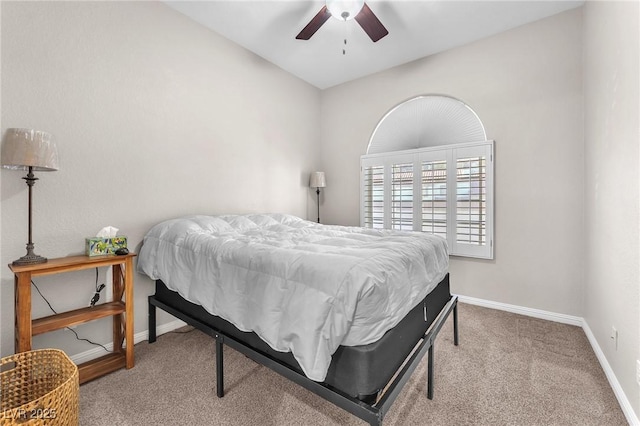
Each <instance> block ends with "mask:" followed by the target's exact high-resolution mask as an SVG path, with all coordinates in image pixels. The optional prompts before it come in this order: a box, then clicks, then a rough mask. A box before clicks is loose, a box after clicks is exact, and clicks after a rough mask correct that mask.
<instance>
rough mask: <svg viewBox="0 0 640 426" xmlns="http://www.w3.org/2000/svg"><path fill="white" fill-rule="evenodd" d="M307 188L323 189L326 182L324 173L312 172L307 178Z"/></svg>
mask: <svg viewBox="0 0 640 426" xmlns="http://www.w3.org/2000/svg"><path fill="white" fill-rule="evenodd" d="M309 186H310V187H312V188H324V187H325V186H327V181H326V179H325V177H324V172H313V173H311V176H310V177H309Z"/></svg>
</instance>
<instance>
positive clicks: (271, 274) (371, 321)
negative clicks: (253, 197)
mask: <svg viewBox="0 0 640 426" xmlns="http://www.w3.org/2000/svg"><path fill="white" fill-rule="evenodd" d="M138 269H139V270H140V272H142V273H144V274H146V275H148V276H149V277H150V278H152V279H154V280H155V281H156V292H155V294H154V295H152V296H149V342H153V341H155V337H156V336H155V327H156V324H155V316H156V308H157V307H159V308H161V309H163V310H164V311H167V312H169V313H170V314H172V315H174V316H176V317H177V318H180V319H182V320H184V321H185V322H187V323H189V324H191V325H193V326H195V327H197V328H199V329H200V330H202V331H204V332H206V333H208V334H210V335H211V336H213V337H214V338H215V340H216V365H217V393H218V396H220V397H222V396H223V395H224V381H223V346H224V345H225V344H226V345H228V346H230V347H233V348H234V349H236V350H239V351H240V352H242V353H244V354H245V355H247V356H249V357H250V358H252V359H254V360H255V361H257V362H259V363H261V364H264V365H266V366H268V367H270V368H272V369H274V370H275V371H277V372H279V373H280V374H283V375H284V376H286V377H287V378H289V379H291V380H293V381H295V382H296V383H298V384H301V385H302V386H304V387H306V388H307V389H310V390H311V391H313V392H315V393H317V394H318V395H320V396H322V397H324V398H325V399H328V400H329V401H331V402H333V403H334V404H336V405H338V406H340V407H342V408H344V409H346V410H347V411H349V412H351V413H353V414H355V415H356V416H358V417H360V418H361V419H363V420H365V421H367V422H369V423H370V424H380V423H381V422H382V418H383V417H384V414H385V413H386V411H388V409H389V407H390V406H391V404H392V403H393V400H394V399H395V398H396V396H397V394H398V393H399V392H400V390H401V389H402V386H403V385H404V383H405V382H406V381H407V380H408V378H409V376H410V374H411V372H412V371H413V370H414V369H415V368H416V367H417V365H418V363H419V361H420V360H421V358H422V357H423V356H424V355H425V353H428V386H427V392H428V396H429V398H431V397H432V395H433V344H434V341H435V338H436V336H437V334H438V331H439V330H440V328H441V327H442V325H443V324H444V321H445V320H446V319H447V318H448V316H449V315H450V314H451V313H453V320H454V343H455V344H456V345H457V344H458V333H457V297H456V296H452V295H451V293H450V288H449V275H448V252H447V246H446V242H445V241H444V239H442V238H440V237H437V236H432V235H428V234H423V233H417V232H399V231H390V230H374V229H365V228H358V227H343V226H328V225H320V224H317V223H314V222H309V221H306V220H303V219H300V218H297V217H295V216H291V215H285V214H263V215H228V216H189V217H183V218H178V219H172V220H168V221H165V222H162V223H160V224H158V225H156V226H154V227H153V228H152V229H151V230H150V231H149V232H148V233H147V235H146V236H145V239H144V242H143V246H142V249H141V250H140V253H139V257H138Z"/></svg>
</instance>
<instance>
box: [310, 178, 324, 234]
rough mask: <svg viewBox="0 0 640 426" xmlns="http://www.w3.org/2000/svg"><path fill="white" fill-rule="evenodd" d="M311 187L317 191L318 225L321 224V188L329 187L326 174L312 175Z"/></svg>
mask: <svg viewBox="0 0 640 426" xmlns="http://www.w3.org/2000/svg"><path fill="white" fill-rule="evenodd" d="M309 186H310V187H311V188H315V189H316V196H317V198H318V223H320V188H324V187H326V186H327V181H326V179H325V177H324V172H313V173H311V176H310V177H309Z"/></svg>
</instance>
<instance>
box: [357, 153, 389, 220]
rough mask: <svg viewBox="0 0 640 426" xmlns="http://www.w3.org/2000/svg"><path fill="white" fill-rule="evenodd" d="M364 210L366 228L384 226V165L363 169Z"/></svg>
mask: <svg viewBox="0 0 640 426" xmlns="http://www.w3.org/2000/svg"><path fill="white" fill-rule="evenodd" d="M362 179H363V201H362V202H363V207H364V208H363V212H364V216H363V219H362V223H363V225H362V226H364V227H365V228H376V229H382V228H384V167H383V166H382V165H378V166H369V167H365V168H364V170H363V178H362Z"/></svg>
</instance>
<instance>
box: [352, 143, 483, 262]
mask: <svg viewBox="0 0 640 426" xmlns="http://www.w3.org/2000/svg"><path fill="white" fill-rule="evenodd" d="M361 184H362V192H361V194H362V197H361V198H362V199H361V225H362V226H364V227H368V228H386V229H397V230H404V231H411V230H415V231H422V232H428V233H430V234H435V235H440V236H442V237H444V238H446V239H447V242H448V244H449V252H450V253H451V254H452V255H458V256H470V257H479V258H486V259H492V258H493V142H492V141H486V142H481V143H471V144H457V145H447V146H441V147H433V148H421V149H416V150H410V151H402V152H395V153H387V154H368V155H364V156H362V158H361Z"/></svg>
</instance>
